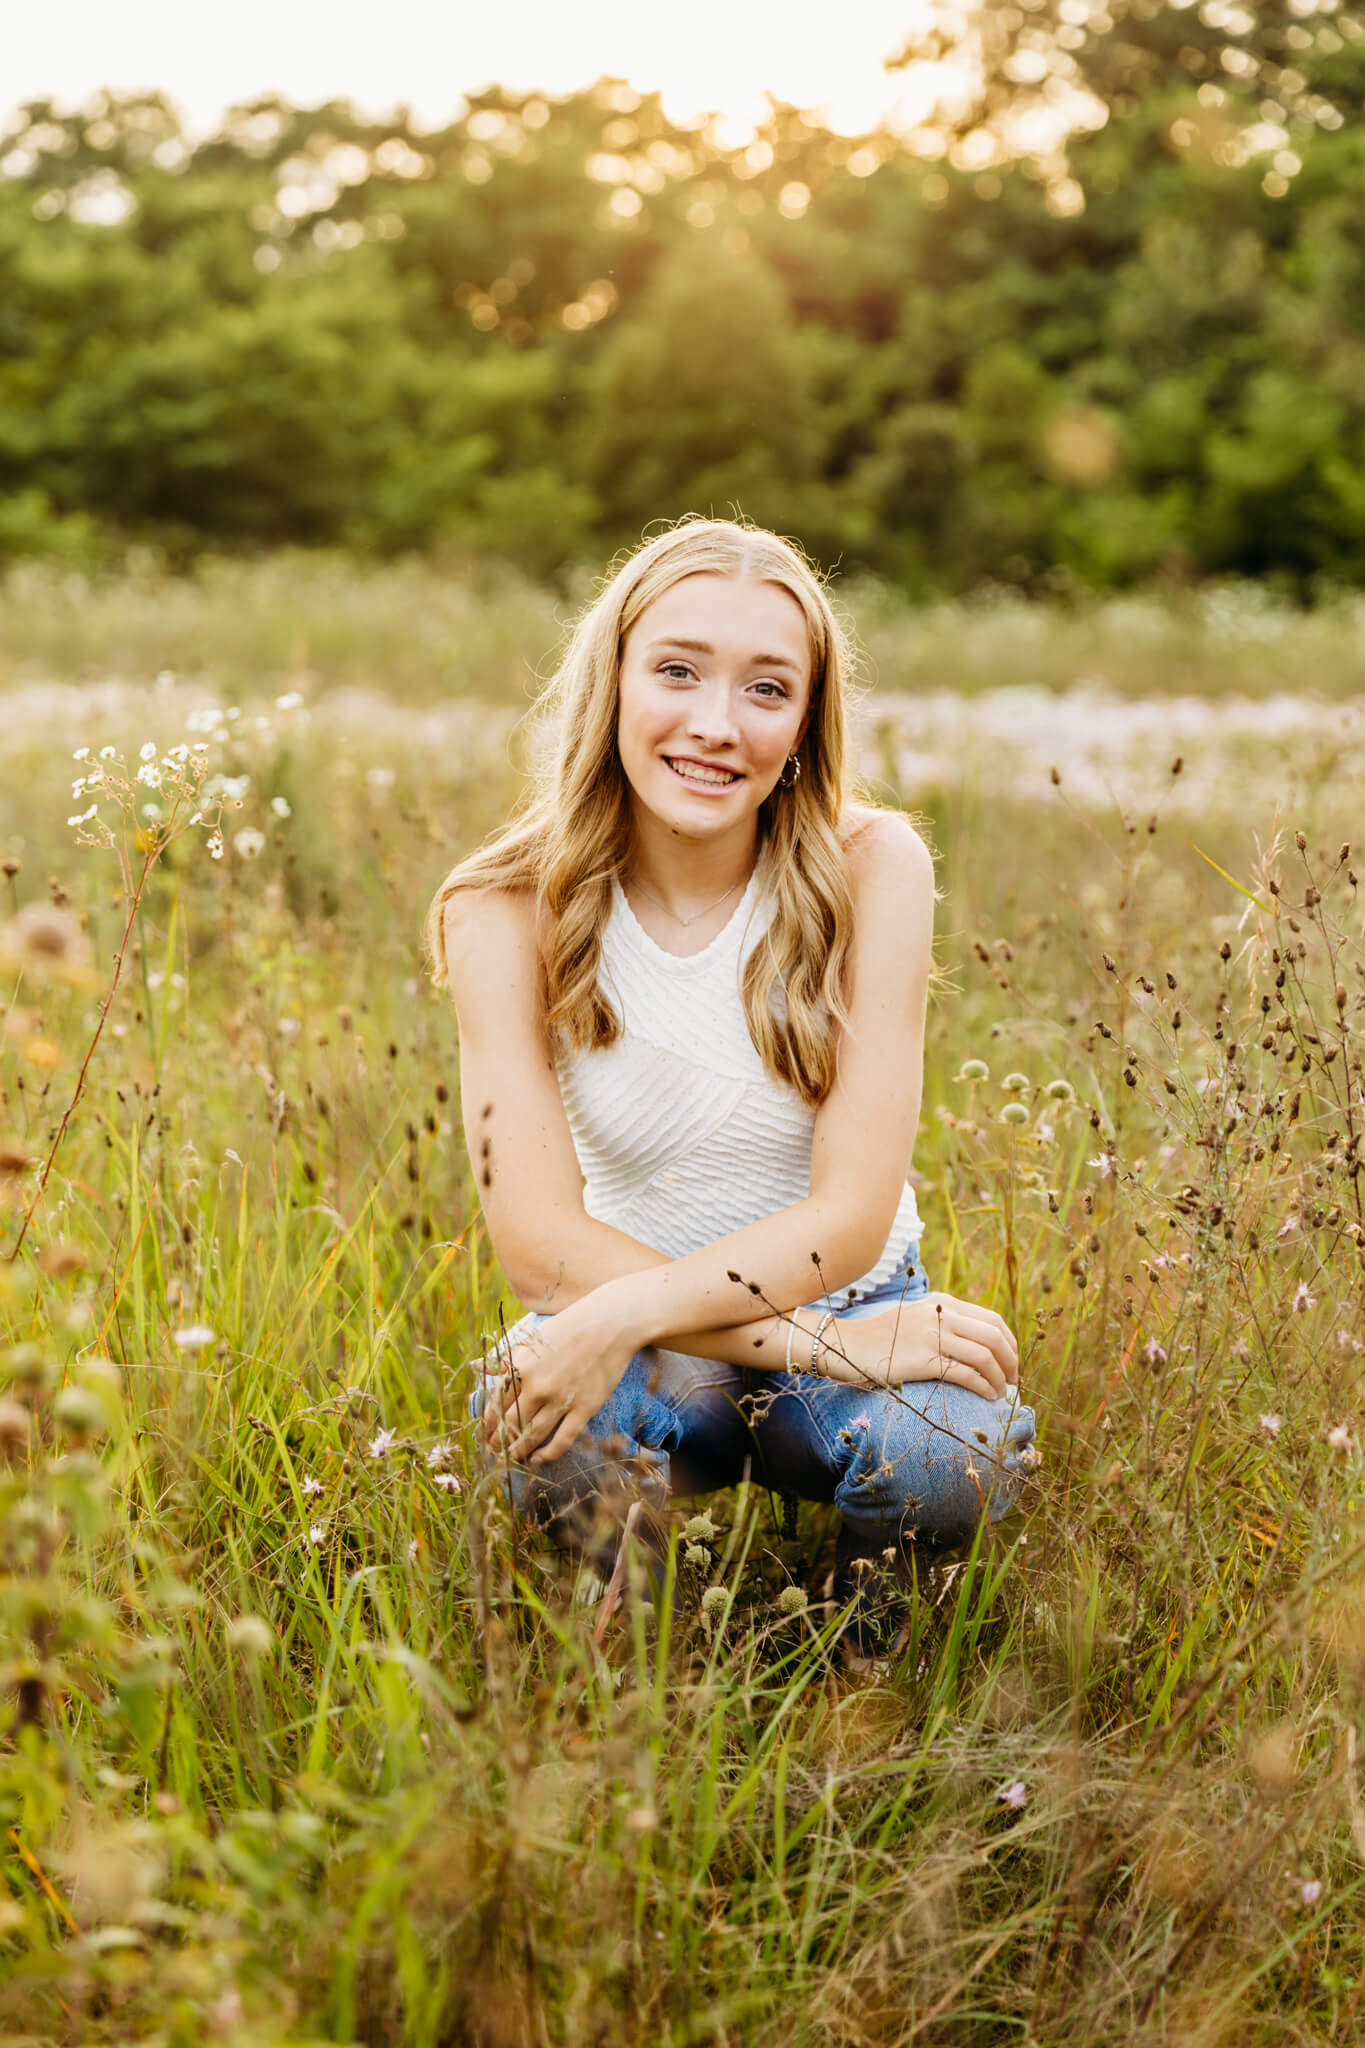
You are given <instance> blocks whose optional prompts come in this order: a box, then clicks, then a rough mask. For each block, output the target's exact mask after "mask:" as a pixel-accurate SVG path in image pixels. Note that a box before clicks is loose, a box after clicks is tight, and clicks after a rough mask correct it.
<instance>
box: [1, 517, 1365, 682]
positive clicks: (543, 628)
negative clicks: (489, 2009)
mask: <svg viewBox="0 0 1365 2048" xmlns="http://www.w3.org/2000/svg"><path fill="white" fill-rule="evenodd" d="M835 587H836V589H837V590H838V591H839V592H840V594H841V596H842V598H843V600H844V602H845V604H846V605H847V607H848V608H849V610H850V611H851V612H852V613H853V614H854V615H855V617H856V619H857V622H858V626H859V629H860V632H861V636H862V638H863V641H864V643H865V645H866V648H867V652H868V656H869V673H870V675H871V677H872V678H873V679H874V680H875V681H876V682H877V683H878V685H879V686H880V687H882V688H884V689H889V690H911V691H923V690H933V689H938V688H941V687H943V686H944V685H951V686H952V687H953V688H955V689H958V690H960V691H965V692H969V693H971V694H976V693H977V692H979V691H982V690H989V689H997V688H1000V687H1003V686H1006V685H1010V684H1018V683H1026V684H1033V685H1036V686H1039V687H1041V688H1043V689H1048V690H1063V689H1069V688H1072V687H1074V686H1076V685H1080V684H1084V685H1088V686H1090V687H1092V688H1101V689H1107V690H1109V691H1112V692H1114V693H1116V694H1118V695H1120V696H1144V697H1146V696H1178V695H1192V696H1199V697H1217V696H1225V695H1235V696H1248V697H1252V698H1263V697H1267V696H1272V695H1275V694H1276V693H1281V692H1287V693H1289V694H1297V693H1301V692H1302V691H1303V690H1304V688H1305V684H1307V685H1309V686H1310V687H1311V689H1312V691H1313V693H1314V694H1315V695H1317V696H1322V697H1328V698H1339V697H1353V696H1357V695H1359V693H1360V676H1361V661H1362V656H1363V655H1365V599H1362V598H1361V596H1360V595H1359V593H1353V592H1349V591H1343V592H1341V593H1340V594H1339V595H1336V596H1328V597H1324V598H1323V599H1322V601H1321V602H1320V603H1319V604H1318V605H1317V606H1316V607H1315V608H1314V609H1312V610H1305V609H1302V608H1301V607H1299V606H1296V605H1293V604H1290V603H1288V602H1287V601H1285V600H1283V599H1281V598H1277V597H1275V596H1272V595H1270V594H1269V593H1268V592H1267V591H1266V590H1265V589H1263V588H1262V587H1261V586H1260V585H1257V584H1250V583H1232V584H1218V585H1210V586H1207V587H1204V588H1200V589H1195V590H1189V591H1184V592H1178V593H1167V594H1165V595H1157V594H1155V593H1134V594H1130V595H1125V596H1119V597H1104V598H1095V597H1087V596H1084V595H1082V594H1079V593H1076V594H1073V595H1072V596H1070V597H1068V598H1066V599H1062V598H1060V597H1059V598H1058V599H1057V600H1055V601H1053V602H1048V603H1039V602H1031V601H1029V600H1027V599H1024V598H1021V597H1018V596H1015V595H1013V594H1011V593H1009V592H1007V591H1004V590H1000V591H994V592H992V591H984V592H982V593H980V594H978V595H977V596H976V597H974V598H968V599H954V600H949V601H942V602H935V603H930V604H925V605H910V604H908V603H907V602H906V600H905V598H904V596H903V595H902V594H901V593H900V592H899V591H897V590H896V589H895V588H894V587H892V586H889V585H886V584H883V583H879V582H877V581H875V580H873V579H870V578H867V577H853V578H838V579H836V584H835ZM590 588H591V577H590V576H589V573H588V572H587V571H586V570H583V571H581V572H578V573H576V574H574V575H571V576H570V577H569V578H568V579H567V581H566V586H565V588H564V590H563V591H562V592H561V593H559V594H557V595H556V594H553V593H551V592H549V591H547V590H545V589H543V588H541V587H540V586H538V585H535V584H532V583H530V582H528V581H527V580H526V579H525V578H524V577H522V576H520V575H518V574H517V573H516V572H515V571H514V570H511V569H508V568H505V567H500V566H498V565H496V564H490V563H488V562H482V561H479V562H469V561H465V560H460V559H458V558H453V559H451V560H450V561H449V562H447V563H444V564H440V563H436V564H433V563H431V562H429V561H426V560H411V561H398V562H392V563H375V562H367V561H365V560H359V559H351V558H348V557H346V556H329V555H325V554H318V553H310V552H305V551H297V552H294V553H282V554H277V555H273V556H267V557H264V558H263V559H261V560H258V561H242V560H233V559H225V560H213V559H207V560H205V561H204V562H203V563H202V564H201V566H200V567H199V568H198V569H197V570H196V571H195V573H194V574H193V575H192V576H177V575H171V574H170V573H168V572H167V571H166V570H164V569H163V568H161V567H160V566H158V564H157V562H156V560H155V558H153V557H144V556H139V555H137V554H134V555H133V556H132V557H131V558H130V561H129V564H128V565H127V566H126V567H125V568H124V569H122V570H119V571H111V572H108V573H106V574H105V575H103V576H100V577H97V578H95V579H90V578H87V577H85V576H83V575H78V574H73V573H71V572H69V571H66V570H60V569H54V568H51V567H45V566H42V565H39V564H33V563H23V564H19V565H17V566H15V567H13V568H11V569H10V570H9V571H8V573H7V574H5V575H4V576H3V577H2V578H0V687H4V686H6V685H13V684H15V683H18V682H22V681H27V680H35V679H36V680H40V681H47V680H50V679H59V680H75V679H85V680H91V681H93V680H98V679H103V678H111V677H113V678H131V679H135V680H141V679H144V678H150V677H152V676H155V675H157V674H159V673H160V672H162V671H164V670H169V671H171V672H172V673H173V674H175V675H176V676H180V677H187V678H189V679H191V680H195V681H197V680H200V679H203V678H208V679H211V680H212V681H213V682H214V683H215V684H216V685H218V686H220V687H221V688H222V690H223V691H224V692H226V693H227V695H228V696H230V697H245V696H255V695H263V694H274V693H276V692H278V691H283V690H285V689H288V688H292V687H294V686H295V685H298V684H301V685H302V686H304V687H306V688H307V689H308V690H309V691H310V693H312V694H321V693H326V692H330V691H333V690H336V689H341V688H351V689H367V690H368V689H379V690H382V691H384V692H385V693H386V694H387V695H389V696H390V697H392V698H393V699H394V700H395V701H401V702H404V703H409V704H423V703H431V702H434V701H437V700H444V699H447V698H449V697H452V696H473V697H478V698H480V699H484V700H487V701H491V702H497V703H501V704H510V705H513V706H517V707H521V706H524V705H525V703H526V701H527V698H528V694H529V693H530V692H531V691H532V690H533V688H534V678H535V677H536V676H537V675H541V674H544V672H545V666H546V662H547V659H548V658H549V657H550V656H551V655H552V653H553V650H554V649H555V647H556V645H557V644H558V642H559V640H560V638H561V636H562V633H563V629H564V626H565V624H566V622H567V620H568V619H569V617H571V616H572V614H573V612H574V611H575V609H576V608H577V605H578V603H579V601H580V600H582V599H583V598H585V597H586V596H587V595H588V594H589V591H590Z"/></svg>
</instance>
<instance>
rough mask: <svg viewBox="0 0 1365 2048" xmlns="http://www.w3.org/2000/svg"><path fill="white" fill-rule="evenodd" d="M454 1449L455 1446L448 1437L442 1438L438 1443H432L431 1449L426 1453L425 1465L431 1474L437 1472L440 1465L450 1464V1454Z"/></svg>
mask: <svg viewBox="0 0 1365 2048" xmlns="http://www.w3.org/2000/svg"><path fill="white" fill-rule="evenodd" d="M454 1448H455V1446H454V1445H453V1444H452V1442H451V1440H450V1438H449V1437H448V1436H443V1437H442V1438H441V1440H440V1442H439V1443H434V1444H433V1445H432V1446H431V1449H430V1450H429V1451H428V1452H427V1463H428V1465H430V1467H431V1469H432V1471H433V1472H435V1471H438V1470H439V1468H440V1467H441V1466H442V1465H448V1464H449V1463H450V1454H451V1452H452V1451H453V1450H454Z"/></svg>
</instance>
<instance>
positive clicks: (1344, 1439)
mask: <svg viewBox="0 0 1365 2048" xmlns="http://www.w3.org/2000/svg"><path fill="white" fill-rule="evenodd" d="M1327 1441H1328V1443H1329V1444H1330V1445H1331V1447H1332V1449H1333V1450H1334V1451H1349V1450H1350V1448H1351V1432H1350V1430H1349V1429H1348V1428H1347V1427H1346V1424H1345V1423H1344V1422H1339V1423H1338V1424H1337V1426H1336V1428H1335V1429H1329V1430H1328V1432H1327Z"/></svg>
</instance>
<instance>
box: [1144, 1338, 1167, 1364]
mask: <svg viewBox="0 0 1365 2048" xmlns="http://www.w3.org/2000/svg"><path fill="white" fill-rule="evenodd" d="M1143 1355H1144V1356H1145V1358H1146V1360H1147V1363H1148V1365H1164V1364H1165V1363H1166V1350H1165V1347H1164V1345H1161V1344H1158V1343H1157V1341H1156V1338H1155V1337H1149V1338H1148V1339H1147V1343H1146V1345H1145V1347H1144V1354H1143Z"/></svg>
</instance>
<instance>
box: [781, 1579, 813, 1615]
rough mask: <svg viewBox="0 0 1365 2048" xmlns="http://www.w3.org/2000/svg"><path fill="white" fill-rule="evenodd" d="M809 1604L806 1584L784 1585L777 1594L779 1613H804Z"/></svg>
mask: <svg viewBox="0 0 1365 2048" xmlns="http://www.w3.org/2000/svg"><path fill="white" fill-rule="evenodd" d="M807 1605H808V1602H807V1600H806V1589H805V1587H804V1586H784V1587H783V1588H782V1591H781V1592H780V1593H779V1594H778V1596H777V1611H778V1613H779V1614H788V1615H789V1614H804V1613H805V1611H806V1607H807Z"/></svg>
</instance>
